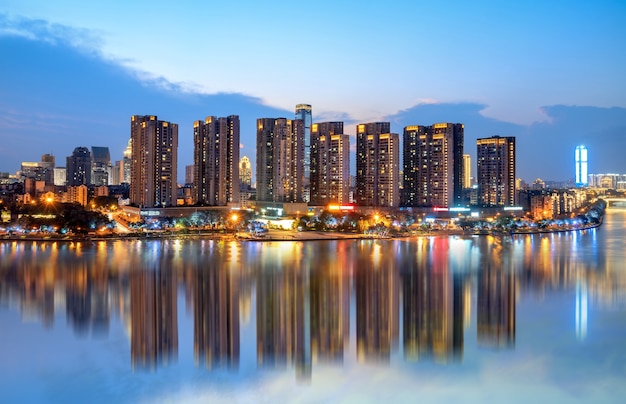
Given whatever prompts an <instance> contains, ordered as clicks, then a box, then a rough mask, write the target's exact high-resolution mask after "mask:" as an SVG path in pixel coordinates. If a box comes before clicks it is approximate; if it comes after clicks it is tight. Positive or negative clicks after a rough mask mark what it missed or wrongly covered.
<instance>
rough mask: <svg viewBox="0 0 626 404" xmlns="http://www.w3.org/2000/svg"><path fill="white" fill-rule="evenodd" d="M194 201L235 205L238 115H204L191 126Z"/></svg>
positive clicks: (237, 190) (237, 171) (236, 193)
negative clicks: (221, 116)
mask: <svg viewBox="0 0 626 404" xmlns="http://www.w3.org/2000/svg"><path fill="white" fill-rule="evenodd" d="M193 137H194V159H193V160H194V173H193V184H194V187H193V189H194V194H195V195H194V198H193V199H194V201H195V202H196V203H198V204H201V205H214V206H215V205H220V206H224V205H228V204H231V203H234V204H237V205H238V204H239V116H237V115H230V116H228V117H226V118H217V117H214V116H209V117H207V118H206V119H205V120H204V122H203V121H196V122H194V125H193Z"/></svg>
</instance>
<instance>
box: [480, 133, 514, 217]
mask: <svg viewBox="0 0 626 404" xmlns="http://www.w3.org/2000/svg"><path fill="white" fill-rule="evenodd" d="M476 156H477V159H478V161H477V167H478V170H477V177H478V192H479V197H478V203H479V204H481V205H482V206H514V205H515V138H514V137H500V136H493V137H489V138H483V139H477V140H476Z"/></svg>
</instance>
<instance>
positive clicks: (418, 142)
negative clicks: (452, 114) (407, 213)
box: [403, 123, 464, 207]
mask: <svg viewBox="0 0 626 404" xmlns="http://www.w3.org/2000/svg"><path fill="white" fill-rule="evenodd" d="M463 133H464V127H463V124H460V123H437V124H434V125H432V126H420V125H414V126H407V127H405V128H404V134H403V141H404V142H403V143H404V145H403V157H404V159H403V168H404V170H403V173H404V197H403V204H404V205H405V206H424V207H426V206H438V207H450V206H456V205H460V204H461V202H462V198H463V171H464V170H463Z"/></svg>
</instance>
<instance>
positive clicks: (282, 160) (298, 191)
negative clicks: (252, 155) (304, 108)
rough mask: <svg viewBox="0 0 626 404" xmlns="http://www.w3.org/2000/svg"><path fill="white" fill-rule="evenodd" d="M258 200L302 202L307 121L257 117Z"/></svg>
mask: <svg viewBox="0 0 626 404" xmlns="http://www.w3.org/2000/svg"><path fill="white" fill-rule="evenodd" d="M256 151H257V158H256V178H257V181H256V182H257V200H258V201H267V202H302V201H303V189H304V184H303V178H304V176H303V173H304V161H303V156H304V121H302V120H301V119H295V120H290V119H285V118H276V119H275V118H260V119H257V135H256Z"/></svg>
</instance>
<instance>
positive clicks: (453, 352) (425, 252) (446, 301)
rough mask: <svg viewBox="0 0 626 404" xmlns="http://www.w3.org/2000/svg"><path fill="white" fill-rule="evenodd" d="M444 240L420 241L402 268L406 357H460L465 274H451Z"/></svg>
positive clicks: (413, 358) (457, 358)
mask: <svg viewBox="0 0 626 404" xmlns="http://www.w3.org/2000/svg"><path fill="white" fill-rule="evenodd" d="M446 241H447V239H434V240H432V241H426V242H424V240H420V243H418V246H417V248H418V251H417V256H418V257H419V258H418V259H417V260H406V261H405V263H404V266H403V270H402V298H403V302H402V303H403V305H402V308H403V310H402V311H403V323H402V325H403V327H402V328H403V344H404V357H405V358H406V359H407V360H419V359H421V358H424V357H425V358H432V359H433V360H435V361H436V362H439V363H447V362H448V361H449V360H460V359H462V358H463V344H464V328H465V322H464V319H465V312H466V307H465V306H466V304H468V303H466V300H467V297H466V296H465V294H466V292H467V290H468V289H467V288H466V284H467V275H466V274H464V273H454V274H451V273H450V269H449V266H448V262H449V261H448V254H449V249H448V245H447V243H446Z"/></svg>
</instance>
